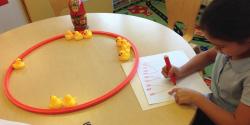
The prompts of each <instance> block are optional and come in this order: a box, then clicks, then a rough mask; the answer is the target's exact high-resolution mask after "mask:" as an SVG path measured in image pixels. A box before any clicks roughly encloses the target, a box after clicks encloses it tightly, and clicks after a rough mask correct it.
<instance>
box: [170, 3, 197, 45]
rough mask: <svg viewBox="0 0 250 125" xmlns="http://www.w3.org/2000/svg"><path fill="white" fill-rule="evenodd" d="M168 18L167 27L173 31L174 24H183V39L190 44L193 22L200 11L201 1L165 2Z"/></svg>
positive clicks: (193, 27)
mask: <svg viewBox="0 0 250 125" xmlns="http://www.w3.org/2000/svg"><path fill="white" fill-rule="evenodd" d="M165 1H166V11H167V16H168V27H169V28H171V29H173V28H174V26H175V23H176V22H177V21H180V22H182V23H183V24H184V27H185V28H184V34H183V38H184V39H185V40H187V41H188V42H190V41H191V40H192V38H193V34H194V29H195V22H196V18H197V14H198V12H199V9H200V5H201V0H165Z"/></svg>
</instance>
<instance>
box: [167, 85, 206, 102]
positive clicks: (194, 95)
mask: <svg viewBox="0 0 250 125" xmlns="http://www.w3.org/2000/svg"><path fill="white" fill-rule="evenodd" d="M168 94H170V95H174V97H175V102H176V103H177V104H180V105H182V104H188V105H189V104H195V103H196V101H197V100H198V98H200V97H203V95H202V94H201V93H199V92H197V91H194V90H191V89H187V88H174V89H172V90H171V91H169V92H168Z"/></svg>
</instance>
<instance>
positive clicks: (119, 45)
mask: <svg viewBox="0 0 250 125" xmlns="http://www.w3.org/2000/svg"><path fill="white" fill-rule="evenodd" d="M116 45H117V46H118V47H121V46H122V38H121V37H117V38H116Z"/></svg>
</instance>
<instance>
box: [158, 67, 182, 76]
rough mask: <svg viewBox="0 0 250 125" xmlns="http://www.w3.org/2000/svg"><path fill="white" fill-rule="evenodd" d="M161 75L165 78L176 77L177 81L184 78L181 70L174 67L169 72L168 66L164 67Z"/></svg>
mask: <svg viewBox="0 0 250 125" xmlns="http://www.w3.org/2000/svg"><path fill="white" fill-rule="evenodd" d="M161 73H162V75H163V76H164V77H165V78H167V77H169V76H174V77H175V78H176V79H180V78H181V77H182V76H183V75H182V73H181V71H180V69H179V68H177V67H174V66H172V68H171V69H170V70H169V71H167V68H166V66H164V67H163V68H162V71H161Z"/></svg>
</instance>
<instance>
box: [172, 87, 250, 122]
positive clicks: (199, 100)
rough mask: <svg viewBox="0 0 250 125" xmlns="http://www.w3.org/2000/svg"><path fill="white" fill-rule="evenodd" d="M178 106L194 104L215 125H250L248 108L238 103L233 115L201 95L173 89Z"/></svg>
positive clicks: (188, 90)
mask: <svg viewBox="0 0 250 125" xmlns="http://www.w3.org/2000/svg"><path fill="white" fill-rule="evenodd" d="M174 93H175V95H174V96H175V101H176V103H178V104H194V105H196V106H197V107H199V108H200V109H201V110H202V111H203V112H204V113H205V114H206V115H207V116H208V117H209V118H210V119H211V120H212V121H213V122H214V123H215V124H216V125H250V106H247V105H245V104H243V103H240V104H239V105H238V107H237V109H236V111H235V112H234V113H231V112H228V111H226V110H224V109H222V108H221V107H219V106H217V105H216V104H214V103H213V102H211V101H210V100H209V99H208V98H207V97H205V96H203V95H202V94H201V93H199V92H196V91H193V90H191V89H185V88H175V89H173V90H172V91H170V92H169V94H174Z"/></svg>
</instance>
